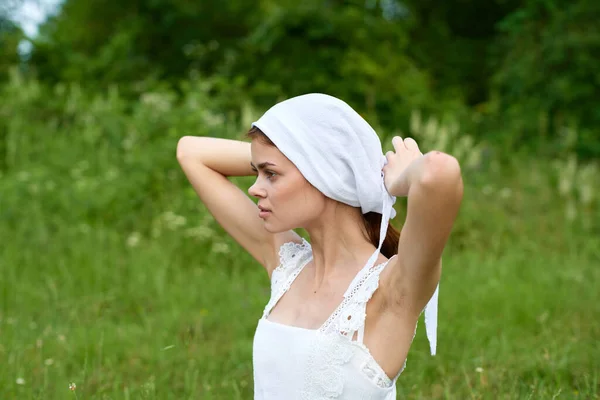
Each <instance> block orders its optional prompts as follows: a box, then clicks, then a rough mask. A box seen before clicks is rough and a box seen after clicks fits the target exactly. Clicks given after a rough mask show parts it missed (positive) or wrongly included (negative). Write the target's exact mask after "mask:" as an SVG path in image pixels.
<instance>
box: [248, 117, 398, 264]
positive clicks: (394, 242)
mask: <svg viewBox="0 0 600 400" xmlns="http://www.w3.org/2000/svg"><path fill="white" fill-rule="evenodd" d="M246 137H247V138H248V139H250V140H254V139H257V140H259V141H260V142H261V143H263V144H265V145H267V146H273V147H277V146H275V143H273V142H272V141H271V139H269V138H268V137H267V135H265V134H264V133H263V132H262V131H261V130H260V129H258V128H257V127H255V126H253V127H252V128H251V129H250V130H249V131H248V133H247V134H246ZM362 220H363V223H364V226H363V227H364V229H365V231H366V234H367V238H368V239H369V241H370V242H371V243H372V244H373V246H375V247H377V246H378V245H379V230H380V229H381V214H380V213H376V212H373V211H372V212H368V213H366V214H362ZM399 240H400V232H399V231H398V230H397V229H396V228H395V227H394V226H393V225H392V224H391V222H390V223H389V224H388V228H387V233H386V236H385V239H384V240H383V245H382V246H381V254H383V255H384V256H385V257H387V258H391V257H392V256H393V255H394V254H396V253H398V242H399Z"/></svg>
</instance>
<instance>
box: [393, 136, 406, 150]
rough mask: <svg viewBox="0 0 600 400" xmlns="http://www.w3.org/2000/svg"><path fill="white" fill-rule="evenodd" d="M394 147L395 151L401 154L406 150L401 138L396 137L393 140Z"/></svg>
mask: <svg viewBox="0 0 600 400" xmlns="http://www.w3.org/2000/svg"><path fill="white" fill-rule="evenodd" d="M392 145H393V146H394V150H396V152H399V151H401V150H404V149H405V148H406V147H405V146H404V141H403V140H402V138H401V137H400V136H394V137H393V138H392Z"/></svg>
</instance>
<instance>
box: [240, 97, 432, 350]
mask: <svg viewBox="0 0 600 400" xmlns="http://www.w3.org/2000/svg"><path fill="white" fill-rule="evenodd" d="M252 126H255V127H257V128H258V129H260V130H261V131H262V132H263V133H264V134H265V135H266V136H267V137H268V138H269V139H270V140H271V141H272V142H273V143H274V144H275V146H277V148H278V149H279V151H281V152H282V153H283V154H284V155H285V156H286V157H287V158H288V159H289V160H290V161H291V162H292V163H293V164H294V165H295V166H296V168H298V170H299V171H300V172H301V173H302V175H303V176H304V178H305V179H306V180H307V181H308V182H310V184H312V185H313V186H314V187H315V188H317V189H318V190H319V191H320V192H321V193H323V194H324V195H325V196H327V197H329V198H331V199H334V200H337V201H339V202H342V203H344V204H348V205H350V206H353V207H360V208H361V210H362V213H363V214H366V213H368V212H371V211H374V212H377V213H380V214H381V216H382V218H381V229H380V232H379V246H378V247H377V250H375V252H374V253H373V254H372V255H371V257H370V258H369V260H368V261H367V264H366V265H365V266H364V267H363V269H362V270H361V271H360V272H359V273H358V274H357V276H356V278H354V281H353V282H352V284H351V285H350V287H352V286H354V283H356V282H357V281H358V280H359V279H360V278H361V277H362V276H364V275H365V274H366V273H368V271H369V269H370V268H371V267H372V266H373V265H374V264H375V262H376V261H377V258H378V257H379V252H380V251H381V246H382V244H383V241H384V239H385V237H386V234H387V229H388V224H389V220H390V218H394V217H395V216H396V211H395V210H394V208H393V205H394V203H395V202H396V197H394V196H392V195H390V194H389V193H388V192H387V190H386V188H385V185H384V181H383V172H382V169H383V167H384V165H385V164H387V159H386V158H385V156H384V155H383V152H382V150H381V140H380V139H379V136H378V135H377V133H376V132H375V131H374V130H373V128H372V127H371V126H370V125H369V124H368V123H367V121H365V120H364V119H363V118H362V117H361V116H360V115H359V114H358V113H357V112H356V111H354V110H353V109H352V107H350V106H349V105H348V104H346V103H345V102H343V101H342V100H340V99H337V98H335V97H332V96H329V95H325V94H320V93H311V94H306V95H302V96H298V97H293V98H291V99H288V100H285V101H283V102H281V103H278V104H276V105H274V106H273V107H271V108H270V109H269V110H268V111H267V112H266V113H265V114H264V115H263V116H262V117H260V119H259V120H258V121H256V122H254V123H253V124H252ZM438 289H439V286H438V288H436V290H435V293H434V294H433V296H432V298H431V300H430V301H429V303H428V304H427V306H426V307H425V328H426V331H427V338H428V339H429V343H430V349H431V354H432V355H435V352H436V331H437V298H438ZM348 295H349V291H347V292H346V293H345V294H344V297H346V296H348Z"/></svg>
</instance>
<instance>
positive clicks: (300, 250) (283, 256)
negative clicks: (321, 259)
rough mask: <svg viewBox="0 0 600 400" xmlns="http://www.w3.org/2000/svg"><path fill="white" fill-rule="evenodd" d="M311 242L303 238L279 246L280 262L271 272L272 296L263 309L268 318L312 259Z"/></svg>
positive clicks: (264, 316) (264, 315)
mask: <svg viewBox="0 0 600 400" xmlns="http://www.w3.org/2000/svg"><path fill="white" fill-rule="evenodd" d="M310 256H312V251H311V247H310V243H308V241H307V240H306V239H304V238H302V243H296V242H288V243H284V244H282V245H281V247H280V248H279V260H280V264H279V266H277V268H275V269H274V270H273V273H272V274H271V298H270V299H269V302H268V303H267V305H266V306H265V309H264V311H263V318H266V317H267V316H268V315H269V313H270V312H271V310H272V309H273V307H275V304H277V302H278V301H279V299H280V298H281V297H282V296H283V295H284V294H285V292H287V291H288V290H289V289H290V286H291V285H292V282H293V281H294V279H296V277H297V276H298V274H299V273H300V271H302V269H303V268H304V266H305V265H306V264H307V263H308V261H310V258H311V257H310Z"/></svg>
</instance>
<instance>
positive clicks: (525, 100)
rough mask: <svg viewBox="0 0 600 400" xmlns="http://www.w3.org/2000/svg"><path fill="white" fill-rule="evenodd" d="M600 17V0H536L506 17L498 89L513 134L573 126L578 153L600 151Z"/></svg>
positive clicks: (531, 135)
mask: <svg viewBox="0 0 600 400" xmlns="http://www.w3.org/2000/svg"><path fill="white" fill-rule="evenodd" d="M599 19H600V3H598V2H597V1H588V0H582V1H575V2H567V3H562V2H556V1H553V0H531V1H528V2H526V3H525V5H524V6H523V7H521V8H519V9H518V10H516V11H515V12H513V13H512V14H511V15H509V16H508V17H506V18H505V19H504V20H503V21H502V23H501V24H500V31H501V33H502V35H501V36H500V38H499V41H498V43H499V46H500V48H499V49H498V50H497V51H498V56H497V59H498V61H499V64H498V67H497V68H496V71H495V74H494V80H493V83H494V85H493V88H494V91H495V93H496V96H497V97H496V98H495V100H496V101H497V104H495V107H497V110H496V112H497V113H498V115H499V118H502V119H504V120H508V126H509V127H510V128H511V129H513V135H512V138H511V139H512V140H513V141H515V142H517V141H525V142H528V143H532V142H533V143H536V144H537V143H539V141H540V140H539V139H540V138H541V141H542V142H543V141H544V140H545V139H546V140H547V139H548V137H549V136H551V135H552V134H553V133H555V132H558V131H559V130H560V129H562V128H563V127H570V128H575V129H576V130H578V131H579V132H580V135H579V137H578V140H577V143H576V148H575V150H576V151H577V153H579V154H580V155H582V156H584V157H590V156H593V157H598V156H600V141H599V140H598V138H599V137H600V130H599V128H598V126H600V109H599V108H598V107H597V104H598V102H600V90H599V89H598V88H600V73H599V72H598V67H597V66H598V62H599V60H600V26H599V25H598V23H597V21H598V20H599Z"/></svg>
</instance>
